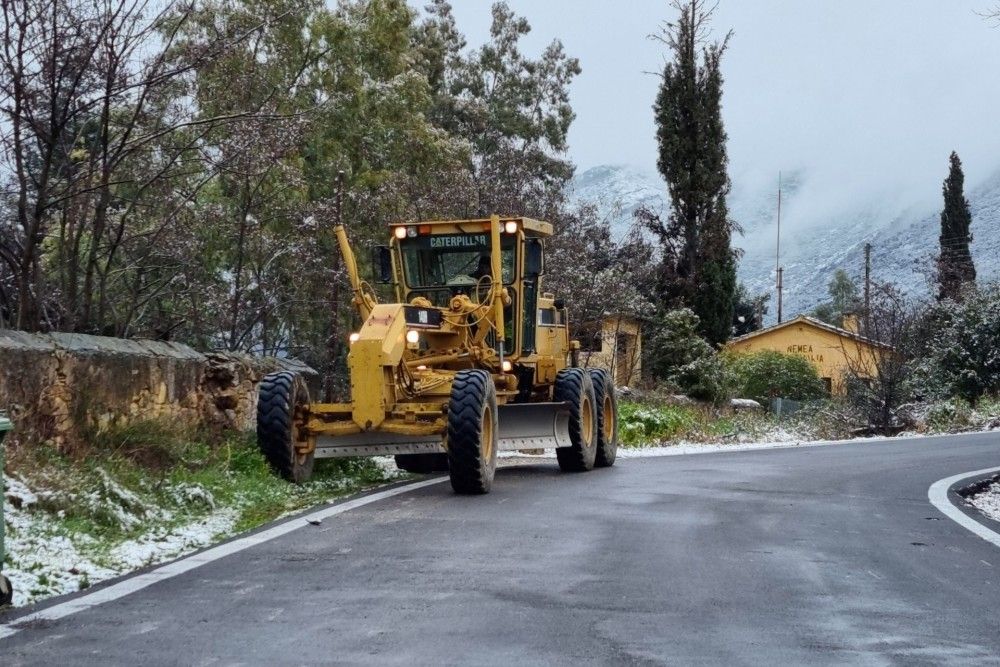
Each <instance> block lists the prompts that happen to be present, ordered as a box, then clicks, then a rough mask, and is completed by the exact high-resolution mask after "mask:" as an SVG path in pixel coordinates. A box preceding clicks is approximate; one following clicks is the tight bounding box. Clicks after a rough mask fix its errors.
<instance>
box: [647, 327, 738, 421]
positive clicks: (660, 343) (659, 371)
mask: <svg viewBox="0 0 1000 667" xmlns="http://www.w3.org/2000/svg"><path fill="white" fill-rule="evenodd" d="M647 331H648V333H647V335H646V342H645V343H644V345H643V351H644V355H645V359H644V360H643V368H644V369H645V370H646V371H647V372H648V373H649V374H650V375H651V376H652V377H653V378H655V379H657V380H659V381H664V382H667V383H668V384H670V385H672V386H674V387H676V388H677V389H678V390H679V391H681V392H683V393H685V394H687V395H688V396H690V397H692V398H696V399H698V400H702V401H712V402H715V403H720V402H722V401H724V400H725V399H727V398H728V397H729V392H728V383H727V382H726V373H725V369H724V368H723V366H722V363H721V361H720V359H719V356H718V354H717V353H716V351H715V350H714V349H713V348H712V346H711V345H709V343H708V341H706V340H705V339H704V338H702V337H701V336H700V335H699V334H698V316H697V315H695V314H694V313H693V312H692V311H691V310H689V309H687V308H678V309H676V310H671V311H668V312H666V313H664V314H663V315H662V316H660V317H659V319H658V320H657V321H656V322H654V323H653V325H652V326H650V327H648V328H647Z"/></svg>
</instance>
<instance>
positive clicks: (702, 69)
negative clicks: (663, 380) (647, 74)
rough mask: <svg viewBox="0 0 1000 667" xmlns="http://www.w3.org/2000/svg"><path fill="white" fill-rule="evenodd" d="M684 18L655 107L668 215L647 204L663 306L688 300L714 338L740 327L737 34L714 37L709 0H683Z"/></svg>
mask: <svg viewBox="0 0 1000 667" xmlns="http://www.w3.org/2000/svg"><path fill="white" fill-rule="evenodd" d="M674 8H675V9H676V10H677V11H678V18H677V20H676V22H674V23H668V24H667V25H666V26H665V29H664V31H663V34H662V36H660V37H659V39H660V40H661V41H662V42H663V43H664V44H665V45H666V46H667V49H668V51H669V54H670V56H671V57H670V59H669V60H668V61H667V63H666V65H665V66H664V69H663V74H662V81H661V83H660V90H659V94H658V95H657V98H656V102H655V104H654V106H653V110H654V113H655V120H656V128H657V130H656V138H657V142H658V144H659V158H658V160H657V166H658V167H659V170H660V173H661V174H662V175H663V178H664V180H665V181H666V183H667V190H668V195H669V199H670V211H669V214H668V215H667V217H666V219H663V218H661V217H660V216H659V215H658V214H656V213H655V212H652V211H640V212H639V216H640V218H641V220H642V221H643V223H644V224H645V225H646V227H647V228H648V229H649V230H650V231H652V232H653V233H654V234H655V235H656V237H657V238H658V239H659V241H660V246H661V249H662V253H663V256H662V259H661V264H660V270H659V281H658V282H659V287H660V293H659V294H660V296H659V299H660V303H659V305H660V307H661V309H662V310H666V309H669V308H676V307H680V306H685V307H688V308H690V309H691V310H693V311H694V312H695V314H697V315H698V318H699V331H700V332H701V334H702V335H703V336H704V337H705V338H706V339H707V340H708V341H709V342H710V343H711V344H713V345H718V344H720V343H724V342H725V341H726V340H728V339H729V337H730V335H731V333H732V324H733V311H734V307H735V298H736V261H737V254H736V253H735V252H734V250H733V249H732V246H731V240H732V234H733V232H734V231H735V229H736V226H735V224H734V223H733V221H732V220H731V219H730V217H729V209H728V206H727V204H726V197H727V196H728V194H729V191H730V181H729V174H728V162H729V160H728V156H727V152H726V138H727V137H726V131H725V128H724V126H723V121H722V72H721V62H722V56H723V54H724V53H725V51H726V48H727V46H728V43H729V35H727V36H726V37H725V38H723V40H722V41H721V42H713V43H709V44H706V43H705V37H706V34H707V32H708V28H709V22H710V19H711V16H712V11H713V9H711V8H709V9H706V6H705V3H703V2H702V0H684V1H683V2H681V1H680V0H677V1H676V2H675V3H674Z"/></svg>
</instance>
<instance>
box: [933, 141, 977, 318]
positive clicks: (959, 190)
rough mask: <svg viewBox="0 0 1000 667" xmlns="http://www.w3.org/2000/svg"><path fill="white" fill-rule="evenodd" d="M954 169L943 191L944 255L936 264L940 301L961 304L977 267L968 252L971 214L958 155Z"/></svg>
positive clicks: (942, 252) (942, 240) (970, 240)
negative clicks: (950, 300)
mask: <svg viewBox="0 0 1000 667" xmlns="http://www.w3.org/2000/svg"><path fill="white" fill-rule="evenodd" d="M950 161H951V168H950V169H949V171H948V178H946V179H945V181H944V186H943V188H942V190H943V193H944V210H942V211H941V236H940V239H939V240H940V243H941V253H940V255H938V262H937V281H938V300H939V301H940V300H944V299H952V300H954V301H961V299H962V292H963V291H964V288H965V287H966V286H967V285H970V284H975V282H976V267H975V265H974V264H973V263H972V255H971V254H970V253H969V243H971V242H972V233H971V232H970V231H969V226H970V225H971V224H972V214H971V213H970V212H969V202H968V200H967V199H966V198H965V192H964V187H965V174H964V173H963V172H962V161H961V160H959V159H958V153H955V152H952V154H951V158H950Z"/></svg>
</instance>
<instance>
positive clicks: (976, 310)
mask: <svg viewBox="0 0 1000 667" xmlns="http://www.w3.org/2000/svg"><path fill="white" fill-rule="evenodd" d="M922 319H923V322H924V326H922V327H921V328H920V330H919V332H918V336H919V338H920V340H919V341H918V342H917V343H916V349H915V350H914V354H913V356H914V358H915V359H916V362H915V363H914V368H913V372H912V374H911V375H910V378H909V383H908V385H909V388H910V391H911V392H912V393H913V394H915V395H916V396H918V397H922V398H941V399H946V398H949V397H952V396H959V397H961V398H964V399H965V400H967V401H969V402H971V403H975V402H976V401H977V400H979V399H980V398H981V397H983V396H986V395H989V394H997V393H1000V285H998V284H996V283H994V284H991V285H987V286H985V287H982V288H981V289H979V290H976V291H973V292H970V293H968V294H967V295H966V297H965V301H964V302H962V303H955V302H953V301H944V302H942V303H939V304H936V305H935V306H933V307H932V308H931V309H930V310H929V311H928V312H927V313H926V314H925V316H924V317H923V318H922Z"/></svg>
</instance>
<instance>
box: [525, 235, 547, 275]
mask: <svg viewBox="0 0 1000 667" xmlns="http://www.w3.org/2000/svg"><path fill="white" fill-rule="evenodd" d="M543 269H544V259H543V257H542V240H541V239H525V240H524V275H525V276H526V277H529V278H537V277H538V276H540V275H542V271H543Z"/></svg>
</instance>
